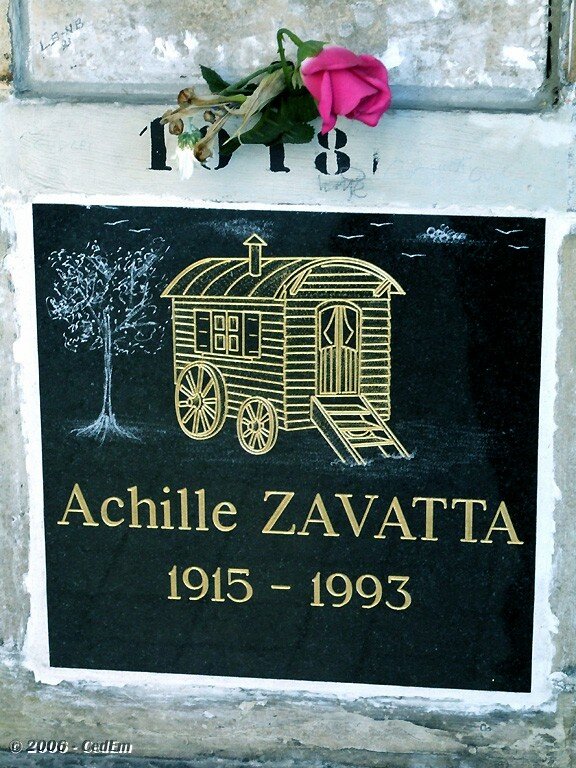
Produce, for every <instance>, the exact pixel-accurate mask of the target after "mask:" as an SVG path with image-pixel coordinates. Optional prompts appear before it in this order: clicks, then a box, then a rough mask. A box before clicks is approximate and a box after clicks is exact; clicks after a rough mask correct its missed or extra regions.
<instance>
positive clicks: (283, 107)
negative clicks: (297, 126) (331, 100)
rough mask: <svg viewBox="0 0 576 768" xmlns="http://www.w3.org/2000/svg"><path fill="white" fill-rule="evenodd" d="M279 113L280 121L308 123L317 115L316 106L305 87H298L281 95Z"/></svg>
mask: <svg viewBox="0 0 576 768" xmlns="http://www.w3.org/2000/svg"><path fill="white" fill-rule="evenodd" d="M280 115H281V120H282V122H286V123H310V122H311V121H312V120H315V119H316V118H317V117H318V107H317V106H316V102H315V101H314V99H313V98H312V94H311V93H310V92H309V91H307V90H306V88H298V89H297V90H295V91H287V92H286V93H284V94H282V95H281V102H280Z"/></svg>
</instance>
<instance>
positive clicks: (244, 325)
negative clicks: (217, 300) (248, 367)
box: [195, 310, 260, 357]
mask: <svg viewBox="0 0 576 768" xmlns="http://www.w3.org/2000/svg"><path fill="white" fill-rule="evenodd" d="M195 315H196V333H195V341H196V351H197V352H211V353H213V354H217V355H232V356H238V357H259V356H260V315H259V314H258V313H257V312H230V311H227V310H197V311H196V313H195Z"/></svg>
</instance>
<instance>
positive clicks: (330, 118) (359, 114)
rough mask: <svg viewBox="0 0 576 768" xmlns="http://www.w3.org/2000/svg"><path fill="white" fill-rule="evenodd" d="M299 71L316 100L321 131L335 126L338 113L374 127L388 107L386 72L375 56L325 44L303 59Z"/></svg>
mask: <svg viewBox="0 0 576 768" xmlns="http://www.w3.org/2000/svg"><path fill="white" fill-rule="evenodd" d="M300 73H301V75H302V80H303V82H304V85H305V86H306V88H307V89H308V90H309V91H310V93H311V94H312V96H313V97H314V98H315V99H316V101H317V102H318V111H319V112H320V117H321V118H322V133H328V131H330V130H332V128H334V125H335V124H336V117H337V116H338V115H345V116H346V117H349V118H350V119H351V120H360V121H361V122H363V123H366V125H370V126H375V125H377V123H378V121H379V120H380V118H381V117H382V115H383V114H384V112H386V110H387V109H388V107H389V106H390V101H391V94H390V88H389V87H388V72H387V71H386V67H385V66H384V64H382V62H380V61H378V59H375V58H374V56H368V55H367V54H363V55H362V56H357V55H356V54H355V53H352V51H349V50H348V49H347V48H340V47H338V46H328V47H326V48H324V49H323V50H322V51H320V53H319V54H318V55H317V56H313V57H311V58H308V59H305V60H304V61H303V62H302V66H301V68H300Z"/></svg>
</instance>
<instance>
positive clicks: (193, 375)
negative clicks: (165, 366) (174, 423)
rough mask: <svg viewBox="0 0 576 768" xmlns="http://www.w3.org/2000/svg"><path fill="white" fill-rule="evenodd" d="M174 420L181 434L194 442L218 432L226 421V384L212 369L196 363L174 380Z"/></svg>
mask: <svg viewBox="0 0 576 768" xmlns="http://www.w3.org/2000/svg"><path fill="white" fill-rule="evenodd" d="M174 399H175V406H176V417H177V418H178V424H180V427H181V429H182V431H183V432H184V433H185V434H187V435H188V437H191V438H193V439H194V440H207V439H208V438H209V437H213V436H214V435H215V434H216V433H217V432H219V431H220V429H221V428H222V425H223V424H224V419H225V418H226V385H225V384H224V379H223V377H222V374H221V373H220V371H219V370H218V368H216V367H215V366H213V365H211V364H210V363H207V362H206V361H204V360H196V361H195V362H193V363H190V365H187V366H186V368H184V369H183V370H182V372H181V373H180V375H179V376H178V379H177V381H176V392H175V398H174Z"/></svg>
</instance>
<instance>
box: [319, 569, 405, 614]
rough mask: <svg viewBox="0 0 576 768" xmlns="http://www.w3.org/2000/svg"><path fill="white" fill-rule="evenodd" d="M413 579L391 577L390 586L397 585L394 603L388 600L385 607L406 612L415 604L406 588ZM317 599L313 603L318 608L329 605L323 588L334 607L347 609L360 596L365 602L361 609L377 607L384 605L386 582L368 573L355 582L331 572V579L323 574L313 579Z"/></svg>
mask: <svg viewBox="0 0 576 768" xmlns="http://www.w3.org/2000/svg"><path fill="white" fill-rule="evenodd" d="M409 579H410V577H409V576H388V584H389V585H391V586H392V585H394V586H395V590H394V593H393V595H390V597H391V598H392V597H394V602H392V601H391V600H385V603H384V604H385V605H386V607H387V608H390V609H391V610H393V611H405V610H406V608H409V607H410V605H411V604H412V597H411V595H410V593H409V592H408V591H407V590H406V589H405V587H406V584H407V583H408V581H409ZM312 586H313V599H312V602H311V603H310V605H311V606H313V607H314V608H322V607H324V605H325V603H324V602H322V597H323V595H322V592H323V589H325V591H326V592H327V593H328V595H329V598H325V599H328V600H329V605H331V606H332V608H343V607H344V606H345V605H348V603H349V602H350V601H351V600H352V598H353V597H354V595H356V596H357V597H358V598H360V600H362V601H364V602H362V605H361V608H376V606H377V605H380V603H381V602H382V598H383V596H384V589H383V587H382V582H381V581H380V579H379V578H378V577H377V576H372V574H370V573H364V574H362V576H358V578H357V579H356V582H355V583H353V582H352V579H351V578H350V577H349V576H346V574H345V573H331V574H330V575H329V576H326V577H324V576H322V574H321V573H320V571H318V573H317V574H316V576H314V578H313V579H312Z"/></svg>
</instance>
